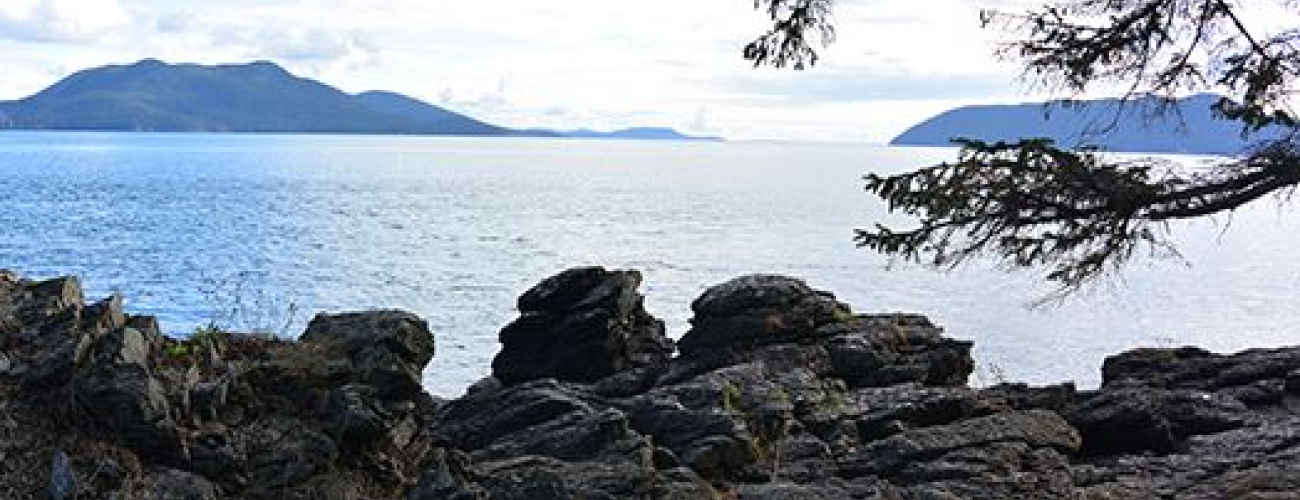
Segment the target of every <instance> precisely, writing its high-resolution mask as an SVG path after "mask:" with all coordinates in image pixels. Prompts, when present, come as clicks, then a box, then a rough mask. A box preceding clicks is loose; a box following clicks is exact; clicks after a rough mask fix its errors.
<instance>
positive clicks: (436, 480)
mask: <svg viewBox="0 0 1300 500" xmlns="http://www.w3.org/2000/svg"><path fill="white" fill-rule="evenodd" d="M471 473H472V472H471V470H470V465H469V457H468V456H466V455H464V454H463V453H459V452H455V451H448V450H443V449H439V450H435V451H434V452H433V454H432V456H431V458H430V461H429V464H428V465H427V469H426V470H425V472H424V474H423V476H421V478H420V482H419V484H417V485H416V486H415V488H413V489H412V490H411V493H410V494H409V495H407V500H487V498H488V493H487V491H484V490H483V488H482V487H479V486H478V485H477V484H474V483H473V482H472V481H471V480H470V479H469V476H470V474H471Z"/></svg>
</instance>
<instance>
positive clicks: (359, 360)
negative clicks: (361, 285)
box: [301, 311, 434, 397]
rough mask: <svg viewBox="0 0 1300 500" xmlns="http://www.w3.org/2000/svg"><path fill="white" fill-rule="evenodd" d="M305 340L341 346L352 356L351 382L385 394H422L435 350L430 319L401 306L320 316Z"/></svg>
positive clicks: (318, 344)
mask: <svg viewBox="0 0 1300 500" xmlns="http://www.w3.org/2000/svg"><path fill="white" fill-rule="evenodd" d="M301 341H302V342H303V343H305V344H309V345H316V346H323V347H325V348H326V349H341V350H342V351H343V352H345V353H346V354H347V356H348V358H349V359H350V360H351V367H349V368H348V369H347V372H349V374H350V375H351V378H352V379H353V380H352V381H353V382H359V383H363V384H366V385H369V386H371V387H373V388H375V389H376V390H378V391H379V392H380V393H381V394H382V395H383V396H385V397H409V396H411V395H414V394H419V393H421V392H422V391H423V387H422V385H421V383H422V381H423V372H424V367H425V366H426V365H428V364H429V361H431V360H432V359H433V352H434V342H433V334H432V333H430V332H429V325H428V323H426V322H425V321H424V320H422V319H420V318H419V317H418V316H415V315H414V314H411V313H408V312H403V311H370V312H361V313H346V314H321V315H317V316H316V317H315V318H314V319H312V321H311V323H310V324H308V325H307V331H306V332H304V333H303V334H302V337H301Z"/></svg>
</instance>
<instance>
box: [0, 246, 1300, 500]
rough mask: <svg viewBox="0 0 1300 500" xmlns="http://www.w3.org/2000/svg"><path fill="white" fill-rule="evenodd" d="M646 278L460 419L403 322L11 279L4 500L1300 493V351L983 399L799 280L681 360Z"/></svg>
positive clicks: (709, 313) (472, 402)
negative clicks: (176, 315) (180, 304)
mask: <svg viewBox="0 0 1300 500" xmlns="http://www.w3.org/2000/svg"><path fill="white" fill-rule="evenodd" d="M639 279H640V278H639V275H637V274H635V273H634V272H625V271H605V270H602V269H599V268H586V269H577V270H571V271H568V272H565V273H562V274H561V275H559V276H556V277H554V278H551V279H549V280H547V281H546V282H544V283H542V284H539V285H538V286H537V287H535V288H534V289H533V290H530V291H529V292H528V293H527V294H525V296H524V297H521V299H520V302H519V304H520V311H521V318H520V319H519V320H518V321H516V322H515V323H514V324H512V325H511V326H510V327H507V329H506V330H505V331H503V334H502V335H503V341H504V343H505V344H506V347H505V351H510V354H506V353H504V352H503V354H502V356H500V357H498V359H497V362H498V364H499V365H500V366H497V367H496V368H498V369H499V370H498V371H499V372H500V373H497V374H496V375H497V376H494V377H488V378H486V379H484V381H483V382H481V383H479V384H476V386H475V387H474V388H472V390H471V391H470V392H469V393H468V394H467V395H465V396H464V397H461V398H458V399H454V400H449V401H443V400H438V399H436V398H432V397H429V396H428V395H426V394H424V393H423V392H422V391H420V388H419V386H420V379H421V371H422V370H423V368H424V366H425V365H426V363H428V361H429V359H430V358H431V357H432V355H433V341H432V338H431V334H429V332H428V329H427V326H426V325H425V324H424V323H423V322H421V321H420V320H419V319H418V318H416V317H414V316H413V315H410V314H407V313H400V312H391V311H390V312H373V313H354V314H344V315H322V316H320V317H318V318H316V320H314V321H313V323H312V326H311V327H310V328H309V331H308V332H307V334H305V335H304V336H303V340H302V341H301V342H290V341H277V340H274V339H265V338H257V337H245V336H239V335H236V334H226V333H222V332H213V334H212V335H213V336H212V337H210V338H208V339H207V340H204V341H202V342H199V341H195V340H190V341H183V340H166V339H164V338H163V337H162V336H161V335H160V334H159V333H158V332H159V329H158V327H157V323H156V320H153V319H152V318H148V317H136V316H130V315H126V314H125V313H124V311H123V310H122V307H121V305H122V303H121V299H120V298H119V297H113V298H109V299H108V300H104V301H101V302H99V303H97V304H94V305H90V306H87V305H85V304H84V303H82V302H81V296H80V293H81V292H80V288H79V286H77V283H76V281H75V279H63V280H53V281H49V282H43V283H34V282H29V281H23V280H21V279H17V278H10V277H5V276H3V275H2V274H0V356H2V357H4V358H5V359H8V360H9V361H10V363H11V365H12V366H13V367H20V368H21V367H26V368H21V369H22V370H25V371H22V372H23V373H27V374H28V375H24V376H23V379H22V380H21V381H17V380H13V379H6V378H4V377H0V457H3V458H5V460H3V461H0V497H4V498H11V497H12V498H53V497H56V495H52V494H51V493H53V490H54V489H55V488H52V487H51V484H52V482H51V476H58V475H63V476H65V477H70V478H75V479H74V480H75V482H76V484H75V486H73V487H69V488H65V490H68V491H72V493H69V494H67V495H66V497H67V498H69V499H71V498H143V499H149V500H151V499H158V500H161V499H164V498H166V499H171V498H182V499H184V498H193V499H196V500H205V499H211V498H218V497H220V498H240V499H248V500H271V499H281V498H292V499H308V498H321V499H323V500H363V499H364V500H395V499H399V498H405V499H406V500H434V499H450V500H515V499H518V500H523V499H527V500H551V499H556V500H558V499H565V500H570V499H573V498H583V499H591V500H624V499H638V500H717V499H718V498H735V499H738V500H739V499H759V500H787V499H802V498H827V499H832V500H838V499H849V498H854V499H901V500H994V499H998V500H1001V499H1005V498H1010V499H1023V500H1030V499H1032V500H1058V499H1059V500H1066V499H1070V500H1119V499H1143V500H1146V499H1158V500H1175V499H1176V500H1183V499H1185V498H1190V499H1193V500H1208V499H1212V498H1213V499H1217V498H1243V499H1244V498H1290V497H1291V496H1294V495H1293V493H1294V491H1295V490H1296V489H1297V488H1300V483H1297V481H1298V480H1297V479H1296V478H1298V477H1300V465H1298V464H1300V438H1298V437H1297V436H1300V414H1297V410H1298V409H1300V404H1298V403H1297V401H1298V399H1297V396H1300V366H1297V363H1296V361H1297V359H1300V349H1295V348H1292V349H1273V350H1256V351H1247V352H1244V353H1240V354H1236V355H1217V354H1211V353H1208V352H1205V351H1201V350H1196V349H1175V350H1164V349H1162V350H1154V349H1153V350H1139V351H1132V352H1129V353H1124V354H1121V355H1119V356H1115V357H1113V358H1111V359H1110V360H1108V362H1107V365H1106V367H1105V368H1106V375H1105V378H1106V383H1105V386H1104V387H1103V388H1102V389H1100V390H1097V391H1083V392H1078V391H1076V390H1075V389H1074V387H1073V386H1071V385H1068V384H1065V385H1059V386H1049V387H1030V386H1025V385H1013V384H1004V385H999V386H995V387H989V388H983V389H977V388H969V387H966V386H965V381H966V379H967V377H968V375H969V374H970V371H971V368H972V362H971V359H970V348H971V346H970V344H969V343H966V342H960V341H954V340H951V339H947V338H945V337H944V336H943V332H942V330H941V329H940V328H939V327H937V326H935V325H933V324H931V323H930V322H929V321H928V320H926V319H925V318H924V317H920V316H909V315H878V316H869V315H852V314H849V313H848V309H847V307H846V306H843V305H841V304H839V303H838V302H836V301H835V300H834V297H833V296H831V295H830V294H828V293H824V292H817V291H815V290H812V289H810V288H808V287H807V285H804V284H803V283H802V282H800V281H798V280H794V279H791V278H782V277H775V276H751V277H746V278H741V279H738V280H734V281H733V282H729V283H727V284H724V285H720V286H718V287H714V288H713V289H710V291H709V292H707V293H706V294H705V296H703V297H701V298H700V299H699V300H697V301H696V304H695V309H696V316H697V317H696V319H695V321H694V323H693V325H694V326H693V329H692V331H691V332H690V335H688V340H687V341H684V344H685V345H686V346H687V347H685V348H684V355H683V356H681V357H678V358H669V357H668V352H669V351H670V348H671V344H669V343H668V342H667V340H666V339H665V338H664V337H663V330H662V326H661V325H660V324H659V323H658V322H657V321H656V320H653V318H650V317H649V315H648V314H645V312H644V309H643V308H642V305H641V302H642V298H641V296H640V295H639V294H637V293H636V287H637V285H638V284H639ZM539 318H540V319H539ZM539 325H540V326H539ZM507 338H509V340H508V341H506V340H507ZM537 346H541V347H540V349H541V350H540V351H539V352H538V353H532V354H530V353H527V352H524V351H521V349H524V350H526V348H530V347H537ZM570 348H573V349H577V350H576V351H570V350H569V349H570ZM571 352H579V353H581V354H582V355H580V356H571V355H568V354H566V353H571ZM530 356H532V357H530ZM547 356H550V357H547ZM601 356H603V357H605V358H602V359H605V362H604V363H605V364H604V365H601V366H598V367H596V368H594V369H593V368H592V366H590V365H592V364H593V360H594V359H596V358H597V357H601ZM575 364H576V365H578V366H573V365H575ZM511 370H516V371H514V372H513V373H514V375H505V377H504V378H500V376H501V375H502V374H503V373H510V372H511ZM42 372H43V375H42V376H41V377H40V378H34V377H33V376H32V375H30V374H31V373H42ZM431 376H437V375H436V373H435V374H431ZM530 377H533V378H530ZM32 380H40V381H41V384H36V383H32ZM18 382H22V383H18ZM68 402H72V403H75V404H72V405H69V404H67V403H68ZM51 416H54V417H61V418H49V417H51ZM82 417H88V418H82ZM1076 427H1077V429H1076ZM57 450H64V451H66V455H65V458H64V464H65V466H59V465H58V458H54V460H51V458H52V457H55V452H56V451H57ZM1152 451H1159V453H1152ZM60 467H62V469H60ZM59 470H62V471H63V472H59ZM51 473H53V474H51Z"/></svg>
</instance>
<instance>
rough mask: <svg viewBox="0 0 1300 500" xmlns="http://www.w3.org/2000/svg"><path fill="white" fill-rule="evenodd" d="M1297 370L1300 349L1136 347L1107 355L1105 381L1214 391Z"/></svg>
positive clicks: (1104, 367)
mask: <svg viewBox="0 0 1300 500" xmlns="http://www.w3.org/2000/svg"><path fill="white" fill-rule="evenodd" d="M1295 370H1300V348H1284V349H1254V350H1249V351H1244V352H1240V353H1236V354H1232V355H1221V354H1214V353H1211V352H1209V351H1205V350H1203V349H1198V348H1191V347H1187V348H1179V349H1135V350H1132V351H1128V352H1124V353H1121V354H1118V355H1115V356H1111V357H1108V358H1106V361H1105V362H1104V363H1103V365H1102V384H1103V386H1105V387H1111V386H1120V385H1137V386H1145V387H1159V388H1166V389H1193V390H1202V391H1211V392H1212V391H1218V390H1222V389H1227V388H1232V387H1240V386H1246V385H1251V384H1253V383H1256V382H1260V381H1264V380H1285V379H1286V377H1287V375H1288V374H1289V373H1291V372H1292V371H1295Z"/></svg>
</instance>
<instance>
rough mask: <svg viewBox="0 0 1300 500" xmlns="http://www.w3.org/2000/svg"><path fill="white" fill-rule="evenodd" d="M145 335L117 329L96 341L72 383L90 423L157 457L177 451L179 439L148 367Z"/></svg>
mask: <svg viewBox="0 0 1300 500" xmlns="http://www.w3.org/2000/svg"><path fill="white" fill-rule="evenodd" d="M150 354H151V343H150V342H149V340H148V339H146V338H145V336H144V334H143V333H141V332H140V331H138V330H135V329H131V328H119V329H117V330H115V331H112V332H110V333H108V334H106V335H104V336H103V337H101V338H100V339H99V340H98V341H97V342H95V343H94V344H93V345H92V346H91V348H90V351H89V354H88V366H87V367H86V368H85V369H84V371H82V373H81V374H80V375H78V377H77V378H76V380H75V381H74V383H73V387H74V391H75V397H76V401H77V403H78V405H79V406H80V407H81V408H83V409H84V410H85V411H86V412H87V413H88V414H89V416H90V417H91V418H92V422H93V424H94V425H96V426H98V427H101V428H103V429H105V430H108V431H111V432H112V433H114V435H115V436H117V437H118V439H119V441H120V442H121V443H122V444H124V445H126V446H128V447H130V448H132V449H135V450H137V451H140V452H141V453H148V454H151V455H155V456H159V457H168V456H175V455H176V454H177V453H179V452H180V451H181V444H180V436H179V434H178V430H177V428H176V425H175V423H174V422H173V420H172V415H171V406H170V402H169V400H168V397H167V393H166V390H165V387H164V386H163V384H162V382H161V381H160V380H158V378H156V377H155V376H154V372H153V369H152V367H151V365H150V361H151V358H150Z"/></svg>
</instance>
